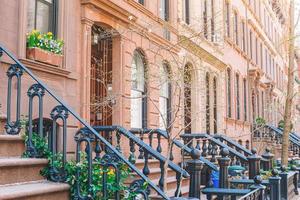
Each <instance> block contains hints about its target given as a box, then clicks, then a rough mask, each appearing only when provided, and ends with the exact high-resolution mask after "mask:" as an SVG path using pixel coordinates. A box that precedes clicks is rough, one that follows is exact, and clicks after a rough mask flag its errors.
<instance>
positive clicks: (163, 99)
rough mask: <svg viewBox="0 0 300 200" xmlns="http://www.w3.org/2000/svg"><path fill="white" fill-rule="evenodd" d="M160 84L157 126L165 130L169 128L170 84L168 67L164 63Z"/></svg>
mask: <svg viewBox="0 0 300 200" xmlns="http://www.w3.org/2000/svg"><path fill="white" fill-rule="evenodd" d="M160 77H161V80H160V81H161V83H160V95H159V111H160V115H159V125H160V128H161V129H163V130H166V129H167V128H168V127H169V122H170V117H171V115H170V112H171V93H170V92H171V84H170V80H169V66H168V65H167V64H166V63H164V64H163V65H162V67H161V76H160Z"/></svg>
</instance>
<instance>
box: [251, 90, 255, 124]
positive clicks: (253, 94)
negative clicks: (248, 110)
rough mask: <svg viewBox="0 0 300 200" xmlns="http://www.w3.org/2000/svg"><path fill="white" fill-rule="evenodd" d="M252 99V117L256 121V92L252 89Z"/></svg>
mask: <svg viewBox="0 0 300 200" xmlns="http://www.w3.org/2000/svg"><path fill="white" fill-rule="evenodd" d="M251 101H252V119H253V121H255V117H256V110H255V108H256V106H255V105H256V99H255V92H254V91H252V95H251Z"/></svg>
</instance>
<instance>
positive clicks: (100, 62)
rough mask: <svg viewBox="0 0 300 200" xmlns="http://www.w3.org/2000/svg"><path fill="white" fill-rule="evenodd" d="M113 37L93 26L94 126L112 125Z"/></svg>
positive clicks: (92, 100) (92, 115)
mask: <svg viewBox="0 0 300 200" xmlns="http://www.w3.org/2000/svg"><path fill="white" fill-rule="evenodd" d="M111 99H112V37H111V34H110V33H109V31H107V30H106V29H104V28H102V27H99V26H93V30H92V52H91V102H90V103H91V108H90V110H91V115H90V116H91V118H90V123H91V125H93V126H108V125H112V101H111Z"/></svg>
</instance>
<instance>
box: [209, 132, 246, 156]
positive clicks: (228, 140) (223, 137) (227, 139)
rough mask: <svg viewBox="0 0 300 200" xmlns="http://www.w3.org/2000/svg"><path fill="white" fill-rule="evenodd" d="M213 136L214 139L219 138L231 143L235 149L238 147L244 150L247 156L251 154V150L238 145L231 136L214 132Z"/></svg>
mask: <svg viewBox="0 0 300 200" xmlns="http://www.w3.org/2000/svg"><path fill="white" fill-rule="evenodd" d="M213 137H214V138H216V139H221V140H224V141H226V142H227V143H229V144H231V145H233V146H234V147H235V148H236V149H239V150H240V151H242V152H244V154H245V155H247V156H249V155H252V152H251V151H250V150H249V149H247V148H245V147H244V146H242V145H240V144H239V143H238V142H236V141H234V140H232V139H231V138H229V137H227V136H225V135H221V134H216V135H214V136H213Z"/></svg>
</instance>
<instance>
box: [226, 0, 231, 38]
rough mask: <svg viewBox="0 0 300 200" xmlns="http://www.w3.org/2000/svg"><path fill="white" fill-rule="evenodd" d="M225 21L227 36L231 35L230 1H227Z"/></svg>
mask: <svg viewBox="0 0 300 200" xmlns="http://www.w3.org/2000/svg"><path fill="white" fill-rule="evenodd" d="M225 23H226V26H225V27H226V36H227V37H230V5H229V2H227V1H226V3H225Z"/></svg>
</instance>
